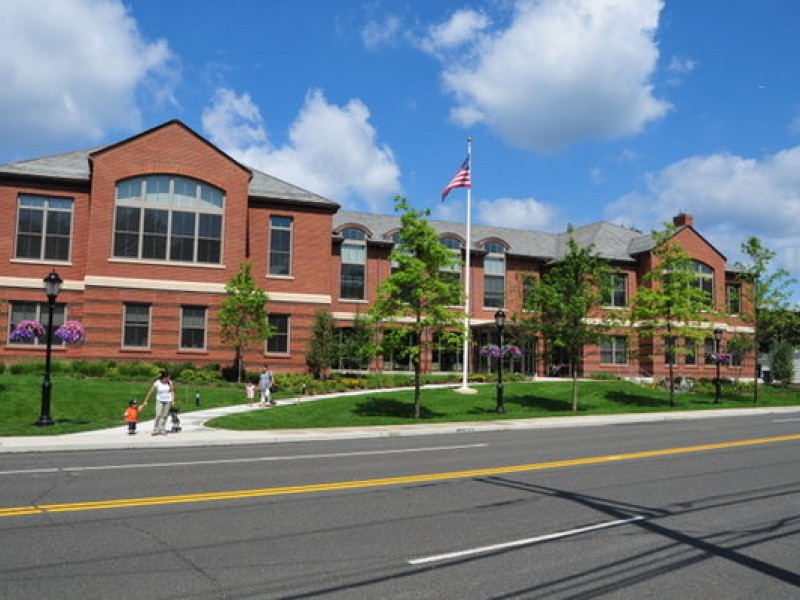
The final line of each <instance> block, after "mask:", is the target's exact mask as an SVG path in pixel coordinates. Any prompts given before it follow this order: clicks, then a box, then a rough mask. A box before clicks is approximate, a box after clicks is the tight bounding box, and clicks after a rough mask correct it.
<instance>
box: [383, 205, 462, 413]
mask: <svg viewBox="0 0 800 600" xmlns="http://www.w3.org/2000/svg"><path fill="white" fill-rule="evenodd" d="M395 210H397V211H399V212H402V215H401V217H400V222H401V229H400V232H399V237H400V242H399V243H398V244H396V245H395V247H394V248H393V249H392V252H391V254H390V257H389V258H390V259H391V261H392V264H393V266H394V268H393V270H392V274H391V275H389V277H387V278H386V279H384V280H383V281H382V282H381V283H380V285H379V287H378V293H377V298H376V301H375V303H374V304H373V306H372V308H371V309H370V316H371V318H372V319H373V321H374V322H377V323H380V327H381V330H382V336H383V337H382V340H381V350H382V352H383V353H384V354H387V353H389V352H391V353H393V354H394V355H395V356H397V357H399V358H401V359H406V360H410V361H411V363H412V365H413V366H414V414H416V415H419V414H420V410H421V408H420V385H421V379H420V377H421V373H420V357H421V356H422V355H423V354H424V353H425V350H426V348H428V347H430V345H431V344H432V341H431V340H433V338H434V336H437V337H438V339H439V343H440V344H442V345H444V346H453V347H457V346H458V344H459V343H460V342H461V340H462V339H463V325H462V322H461V321H462V318H463V314H462V313H460V312H458V311H456V310H454V309H453V308H452V307H453V306H456V305H458V304H459V303H460V302H461V286H460V284H459V282H455V281H453V280H452V279H448V278H447V277H443V276H442V273H443V271H445V270H447V269H448V268H451V267H453V266H455V265H458V264H460V259H459V258H457V257H455V256H454V255H453V253H452V252H451V251H450V250H449V249H448V248H446V247H445V246H444V245H442V244H441V243H440V242H439V236H438V234H437V232H436V230H435V229H434V228H433V227H432V226H431V225H430V223H428V221H427V220H426V218H425V217H427V216H428V215H429V214H430V213H429V211H427V210H426V211H417V210H414V209H412V208H411V207H410V206H409V205H408V202H407V201H406V199H405V198H401V197H399V196H398V197H397V198H395Z"/></svg>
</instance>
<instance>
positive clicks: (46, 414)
mask: <svg viewBox="0 0 800 600" xmlns="http://www.w3.org/2000/svg"><path fill="white" fill-rule="evenodd" d="M62 283H64V282H63V281H62V279H61V277H59V276H58V273H56V272H55V271H51V272H50V274H49V275H48V276H47V277H45V278H44V291H45V294H47V333H46V335H47V349H46V350H45V359H44V381H43V382H42V409H41V412H40V414H39V420H38V421H36V425H37V426H38V427H50V426H51V425H53V419H52V418H50V391H51V389H52V387H53V385H52V384H51V383H50V354H51V352H52V350H53V307H54V306H55V304H56V298H57V297H58V293H59V292H60V291H61V284H62Z"/></svg>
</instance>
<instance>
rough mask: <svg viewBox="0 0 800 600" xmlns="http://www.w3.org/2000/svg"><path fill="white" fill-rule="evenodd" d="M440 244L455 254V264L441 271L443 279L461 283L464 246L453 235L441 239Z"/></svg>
mask: <svg viewBox="0 0 800 600" xmlns="http://www.w3.org/2000/svg"><path fill="white" fill-rule="evenodd" d="M439 243H440V244H442V246H444V247H445V248H447V249H449V250H450V252H452V253H453V258H454V261H453V264H451V265H448V266H447V267H444V268H443V269H442V271H441V275H442V279H444V280H446V281H450V282H452V283H460V282H461V250H462V248H463V247H464V245H463V244H462V243H461V240H459V239H458V238H457V237H453V236H451V235H448V236H444V237H443V238H440V239H439Z"/></svg>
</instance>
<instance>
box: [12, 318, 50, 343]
mask: <svg viewBox="0 0 800 600" xmlns="http://www.w3.org/2000/svg"><path fill="white" fill-rule="evenodd" d="M44 333H45V331H44V326H43V325H42V324H41V323H39V321H30V320H26V321H20V322H19V323H17V326H16V327H14V330H13V331H12V332H11V341H12V342H29V341H31V340H33V339H35V338H38V337H42V336H43V335H44Z"/></svg>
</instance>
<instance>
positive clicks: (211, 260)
mask: <svg viewBox="0 0 800 600" xmlns="http://www.w3.org/2000/svg"><path fill="white" fill-rule="evenodd" d="M115 208H116V210H115V214H114V249H113V253H114V257H115V258H134V259H141V260H153V261H162V260H163V261H174V262H190V263H203V264H220V263H221V262H222V217H223V213H224V209H225V195H224V193H223V192H222V190H220V189H217V188H215V187H213V186H210V185H208V184H206V183H203V182H201V181H197V180H194V179H189V178H187V177H179V176H177V175H147V176H145V177H131V178H130V179H124V180H122V181H119V182H117V186H116V200H115Z"/></svg>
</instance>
